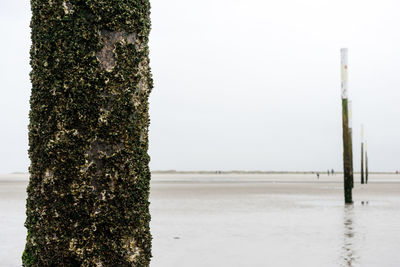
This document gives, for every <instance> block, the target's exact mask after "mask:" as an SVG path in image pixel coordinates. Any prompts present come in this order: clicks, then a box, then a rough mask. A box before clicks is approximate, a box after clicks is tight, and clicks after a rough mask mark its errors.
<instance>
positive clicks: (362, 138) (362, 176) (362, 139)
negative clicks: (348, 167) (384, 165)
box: [361, 125, 364, 184]
mask: <svg viewBox="0 0 400 267" xmlns="http://www.w3.org/2000/svg"><path fill="white" fill-rule="evenodd" d="M361 184H364V125H361Z"/></svg>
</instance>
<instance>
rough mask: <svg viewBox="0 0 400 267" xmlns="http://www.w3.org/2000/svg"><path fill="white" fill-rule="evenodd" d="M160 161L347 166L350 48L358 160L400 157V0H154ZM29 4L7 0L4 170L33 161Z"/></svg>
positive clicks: (191, 166) (177, 165) (386, 166)
mask: <svg viewBox="0 0 400 267" xmlns="http://www.w3.org/2000/svg"><path fill="white" fill-rule="evenodd" d="M151 3H152V23H153V30H152V34H151V36H150V49H151V51H150V52H151V55H150V57H151V67H152V70H153V76H154V81H155V87H154V90H153V93H152V95H151V97H150V113H151V127H150V151H149V153H150V156H151V158H152V161H151V168H152V169H153V170H165V169H177V170H216V169H218V170H232V169H235V170H292V171H293V170H326V169H328V168H334V169H336V170H341V169H342V139H341V138H342V136H341V131H342V129H341V100H340V48H341V47H348V48H349V90H350V93H349V94H350V98H351V99H352V100H353V125H354V130H353V131H354V137H353V139H354V140H353V142H354V160H355V170H356V171H358V170H359V168H360V167H359V166H360V164H359V161H360V152H359V151H360V144H359V143H360V125H361V123H363V124H364V125H365V136H366V139H367V140H368V151H369V161H370V169H371V170H372V171H394V170H395V169H400V156H399V152H400V123H399V120H398V118H399V116H400V90H399V89H400V37H399V36H400V34H399V32H400V31H399V25H400V16H399V15H398V11H399V10H400V2H399V1H395V0H392V1H391V0H379V1H378V0H375V1H368V0H363V1H361V0H335V1H332V0H280V1H265V0H203V1H198V0H169V1H165V0H153V1H151ZM29 20H30V7H29V1H28V0H24V1H22V0H16V1H1V2H0V36H1V42H0V58H1V59H2V60H1V62H0V81H1V83H0V84H1V87H0V127H1V131H0V173H7V172H13V171H27V168H28V166H29V159H28V156H27V148H28V141H27V124H28V111H29V95H30V81H29V71H30V66H29V47H30V29H29Z"/></svg>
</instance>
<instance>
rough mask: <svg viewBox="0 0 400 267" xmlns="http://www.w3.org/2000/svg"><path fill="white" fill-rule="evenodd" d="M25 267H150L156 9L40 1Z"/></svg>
mask: <svg viewBox="0 0 400 267" xmlns="http://www.w3.org/2000/svg"><path fill="white" fill-rule="evenodd" d="M31 7H32V13H33V15H32V21H31V28H32V47H31V66H32V72H31V81H32V94H31V100H30V102H31V111H30V124H29V146H30V147H29V155H30V159H31V166H30V182H29V186H28V189H27V192H28V198H27V211H26V213H27V220H26V227H27V229H28V237H27V243H26V248H25V251H24V254H23V264H24V266H148V265H149V262H150V257H151V236H150V230H149V222H150V215H149V202H148V198H149V183H150V171H149V167H148V163H149V156H148V154H147V149H148V126H149V117H148V96H149V93H150V91H151V88H152V78H151V73H150V68H149V59H148V35H149V31H150V20H149V15H150V5H149V0H114V1H108V0H86V1H83V0H69V1H55V0H32V1H31Z"/></svg>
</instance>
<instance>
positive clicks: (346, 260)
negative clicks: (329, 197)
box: [341, 204, 356, 267]
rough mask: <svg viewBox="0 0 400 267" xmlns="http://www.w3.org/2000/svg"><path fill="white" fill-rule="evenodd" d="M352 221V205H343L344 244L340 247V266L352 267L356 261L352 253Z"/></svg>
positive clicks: (353, 252)
mask: <svg viewBox="0 0 400 267" xmlns="http://www.w3.org/2000/svg"><path fill="white" fill-rule="evenodd" d="M353 220H354V206H353V205H352V204H350V205H345V207H344V215H343V222H344V239H343V241H344V243H343V246H342V255H341V258H342V260H343V262H342V266H345V267H352V266H354V263H355V261H356V254H355V251H354V241H355V238H354V228H353Z"/></svg>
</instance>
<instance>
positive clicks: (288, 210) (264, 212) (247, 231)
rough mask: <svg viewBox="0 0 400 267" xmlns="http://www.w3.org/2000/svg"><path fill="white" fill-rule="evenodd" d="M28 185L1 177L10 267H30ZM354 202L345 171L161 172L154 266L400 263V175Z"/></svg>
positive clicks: (4, 255)
mask: <svg viewBox="0 0 400 267" xmlns="http://www.w3.org/2000/svg"><path fill="white" fill-rule="evenodd" d="M355 178H356V181H358V180H359V178H358V176H356V177H355ZM27 181H28V177H27V175H26V174H12V175H0V238H1V241H2V242H1V243H0V244H1V245H0V246H1V248H0V259H2V260H1V261H0V266H21V254H22V251H23V248H24V243H25V238H26V230H25V228H24V226H23V223H24V220H25V197H26V194H25V188H26V185H27ZM353 199H354V205H350V206H345V205H344V200H343V183H342V175H340V174H337V175H335V176H327V175H326V174H322V175H321V176H320V179H319V180H317V177H316V175H312V174H153V178H152V183H151V197H150V201H151V206H150V210H151V215H152V221H151V231H152V235H153V259H152V263H151V266H155V267H169V266H171V267H172V266H174V267H179V266H185V267H186V266H191V267H192V266H193V267H197V266H199V267H200V266H307V267H308V266H389V267H390V266H393V267H395V266H400V253H398V251H400V242H399V241H398V240H399V238H400V176H396V175H385V174H375V175H371V176H370V183H369V184H368V185H361V184H359V183H356V184H355V188H354V190H353Z"/></svg>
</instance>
